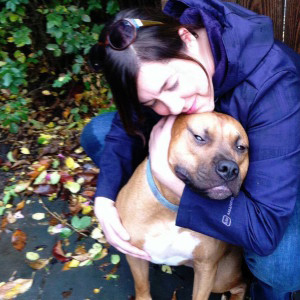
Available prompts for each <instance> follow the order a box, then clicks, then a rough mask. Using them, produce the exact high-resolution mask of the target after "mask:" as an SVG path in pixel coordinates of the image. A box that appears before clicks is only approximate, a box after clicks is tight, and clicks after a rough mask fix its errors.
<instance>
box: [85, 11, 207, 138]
mask: <svg viewBox="0 0 300 300" xmlns="http://www.w3.org/2000/svg"><path fill="white" fill-rule="evenodd" d="M124 18H135V19H137V18H138V19H142V20H152V21H160V22H163V23H164V24H163V25H156V26H147V27H140V28H139V29H138V30H137V37H136V40H135V41H134V43H132V44H131V45H130V46H129V47H128V48H126V49H124V50H114V49H113V48H111V47H110V46H103V45H104V44H105V41H106V36H107V33H108V32H109V31H110V26H111V25H112V24H114V23H115V22H116V21H118V20H120V19H124ZM182 26H184V27H185V28H187V29H188V30H189V31H190V32H191V33H193V32H194V30H196V29H199V28H202V27H203V26H202V24H197V26H194V25H183V24H180V23H179V22H178V21H177V20H175V19H173V18H171V17H169V16H167V15H165V14H163V13H162V12H161V11H159V10H155V9H150V8H148V9H141V8H137V9H127V10H123V11H121V12H119V13H118V14H117V15H116V16H115V18H114V19H113V20H111V21H110V22H108V23H107V24H106V25H105V27H104V28H103V30H102V32H101V35H100V38H99V43H98V44H97V45H95V46H94V47H92V49H91V51H90V63H91V64H93V63H95V62H97V64H98V65H100V66H101V71H102V72H103V74H104V76H105V78H106V80H107V81H108V83H109V85H110V87H111V90H112V94H113V98H114V102H115V104H116V106H117V109H118V111H119V114H120V117H121V120H122V122H123V125H124V128H125V130H126V131H127V132H128V133H129V134H136V133H137V126H136V124H135V122H134V121H133V115H134V114H135V115H136V117H137V120H138V121H139V122H141V121H142V120H143V114H142V110H141V104H140V103H139V100H138V95H137V83H136V82H137V74H138V70H139V64H140V62H151V61H167V60H169V59H173V58H177V59H185V60H192V61H195V62H196V63H198V64H199V65H200V66H201V68H202V69H203V70H204V72H205V73H206V76H207V77H208V74H207V72H206V70H205V68H204V67H203V65H201V64H200V63H199V62H198V61H196V60H194V59H193V58H191V57H190V56H188V55H186V54H185V53H184V49H185V44H184V42H183V41H182V39H181V38H180V36H179V34H178V30H179V28H180V27H182ZM103 58H104V59H103Z"/></svg>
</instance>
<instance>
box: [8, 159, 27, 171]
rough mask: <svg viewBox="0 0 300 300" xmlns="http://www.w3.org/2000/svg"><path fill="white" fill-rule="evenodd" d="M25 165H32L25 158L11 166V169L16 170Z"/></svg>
mask: <svg viewBox="0 0 300 300" xmlns="http://www.w3.org/2000/svg"><path fill="white" fill-rule="evenodd" d="M24 165H30V161H28V160H25V159H21V160H18V161H16V162H15V163H14V164H13V165H12V166H11V169H12V170H14V169H17V168H18V167H23V166H24Z"/></svg>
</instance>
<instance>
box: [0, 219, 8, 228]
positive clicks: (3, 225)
mask: <svg viewBox="0 0 300 300" xmlns="http://www.w3.org/2000/svg"><path fill="white" fill-rule="evenodd" d="M7 224H8V220H7V217H6V216H5V217H3V218H2V220H1V228H0V229H1V230H4V229H5V228H6V226H7Z"/></svg>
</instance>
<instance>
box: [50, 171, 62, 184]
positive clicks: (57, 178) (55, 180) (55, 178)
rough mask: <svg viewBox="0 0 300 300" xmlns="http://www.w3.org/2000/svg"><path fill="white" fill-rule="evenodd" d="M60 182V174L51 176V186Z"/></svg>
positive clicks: (56, 173)
mask: <svg viewBox="0 0 300 300" xmlns="http://www.w3.org/2000/svg"><path fill="white" fill-rule="evenodd" d="M59 181H60V175H59V173H58V172H54V173H52V174H51V175H50V182H51V184H57V183H59Z"/></svg>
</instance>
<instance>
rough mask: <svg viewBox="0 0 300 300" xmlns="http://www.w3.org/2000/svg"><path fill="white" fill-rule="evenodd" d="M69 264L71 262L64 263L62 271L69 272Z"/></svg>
mask: <svg viewBox="0 0 300 300" xmlns="http://www.w3.org/2000/svg"><path fill="white" fill-rule="evenodd" d="M70 264H71V261H68V262H66V263H65V264H64V266H63V268H62V271H69V270H70V269H71V267H70Z"/></svg>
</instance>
